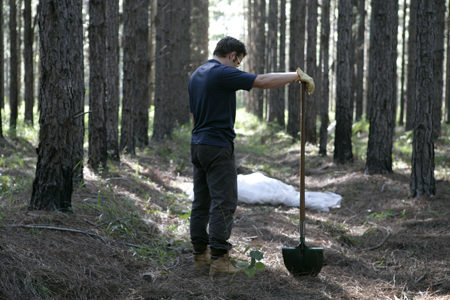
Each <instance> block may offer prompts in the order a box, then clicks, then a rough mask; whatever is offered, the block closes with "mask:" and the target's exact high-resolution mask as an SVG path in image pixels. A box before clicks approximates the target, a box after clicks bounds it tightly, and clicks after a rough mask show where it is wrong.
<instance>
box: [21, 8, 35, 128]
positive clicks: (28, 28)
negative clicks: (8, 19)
mask: <svg viewBox="0 0 450 300" xmlns="http://www.w3.org/2000/svg"><path fill="white" fill-rule="evenodd" d="M23 17H24V19H25V22H24V23H25V32H24V55H23V56H24V61H25V122H27V123H28V124H33V106H34V76H33V75H34V74H33V28H32V24H31V0H25V10H24V14H23Z"/></svg>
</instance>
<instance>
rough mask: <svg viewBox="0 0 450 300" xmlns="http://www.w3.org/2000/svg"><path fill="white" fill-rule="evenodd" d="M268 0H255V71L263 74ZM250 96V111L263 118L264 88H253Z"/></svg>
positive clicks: (264, 69)
mask: <svg viewBox="0 0 450 300" xmlns="http://www.w3.org/2000/svg"><path fill="white" fill-rule="evenodd" d="M265 24H266V0H254V1H253V26H254V28H255V30H254V31H253V32H254V41H255V48H254V49H253V51H254V53H252V54H251V55H254V56H255V58H254V65H253V67H254V70H253V71H254V73H256V74H263V73H265V71H266V68H265V64H266V63H265V62H266V54H265V51H264V50H262V49H265V46H266V35H265V32H266V29H265ZM250 97H251V98H252V99H253V100H252V107H251V109H250V112H251V113H253V114H254V115H256V116H257V117H258V118H259V119H260V120H262V119H263V115H264V90H263V89H252V90H250Z"/></svg>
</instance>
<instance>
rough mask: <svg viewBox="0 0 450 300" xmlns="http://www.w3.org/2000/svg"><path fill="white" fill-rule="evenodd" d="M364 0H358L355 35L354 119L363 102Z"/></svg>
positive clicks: (361, 108)
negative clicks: (357, 18)
mask: <svg viewBox="0 0 450 300" xmlns="http://www.w3.org/2000/svg"><path fill="white" fill-rule="evenodd" d="M365 2H366V1H365V0H359V1H358V17H359V22H358V33H357V37H356V57H355V60H356V81H355V86H354V90H355V105H356V109H355V120H357V121H359V120H361V119H362V115H363V103H364V84H363V83H364V81H363V79H364V44H365V43H364V32H365V17H366V10H365Z"/></svg>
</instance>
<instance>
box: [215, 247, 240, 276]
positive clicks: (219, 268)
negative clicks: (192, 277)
mask: <svg viewBox="0 0 450 300" xmlns="http://www.w3.org/2000/svg"><path fill="white" fill-rule="evenodd" d="M240 271H242V269H240V268H238V267H236V266H235V265H234V264H233V262H232V261H231V259H230V257H229V255H228V253H227V254H225V255H223V256H220V257H219V258H216V259H211V266H210V267H209V276H210V277H214V275H217V274H236V273H238V272H240Z"/></svg>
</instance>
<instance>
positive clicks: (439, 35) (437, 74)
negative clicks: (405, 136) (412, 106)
mask: <svg viewBox="0 0 450 300" xmlns="http://www.w3.org/2000/svg"><path fill="white" fill-rule="evenodd" d="M433 1H435V11H436V16H435V18H434V20H435V25H434V31H435V44H434V57H433V64H434V80H433V88H432V91H433V92H434V97H433V99H434V101H433V139H434V141H437V139H438V138H439V136H440V135H441V120H442V101H443V98H442V93H443V88H444V37H445V0H433Z"/></svg>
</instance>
